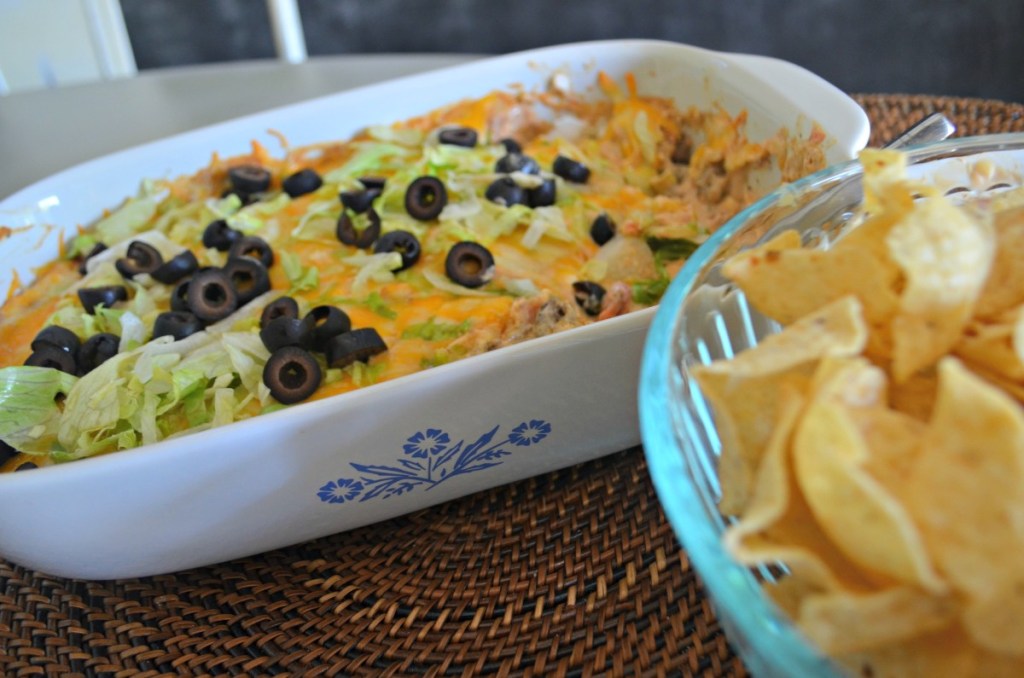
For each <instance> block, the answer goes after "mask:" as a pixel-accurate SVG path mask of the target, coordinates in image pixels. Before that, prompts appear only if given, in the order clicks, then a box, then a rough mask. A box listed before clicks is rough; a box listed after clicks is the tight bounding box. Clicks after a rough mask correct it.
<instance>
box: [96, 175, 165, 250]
mask: <svg viewBox="0 0 1024 678" xmlns="http://www.w3.org/2000/svg"><path fill="white" fill-rule="evenodd" d="M161 197H162V193H161V192H157V191H155V190H154V189H153V187H152V185H151V184H149V183H144V184H143V187H142V189H141V190H140V191H139V194H138V195H137V196H136V197H134V198H129V199H128V200H126V201H125V202H124V204H122V205H121V206H120V207H118V208H117V209H116V210H114V211H113V212H111V213H110V214H108V215H107V216H105V217H103V218H102V219H100V220H99V221H98V222H96V235H98V236H99V241H100V242H102V243H104V244H106V245H107V247H112V246H113V245H116V244H117V243H119V242H122V241H124V240H127V239H128V238H131V237H132V236H134V235H135V234H136V233H139V232H140V231H142V230H144V229H145V227H146V226H147V224H149V220H150V219H152V218H153V216H154V215H155V214H156V208H157V204H158V203H159V202H160V198H161Z"/></svg>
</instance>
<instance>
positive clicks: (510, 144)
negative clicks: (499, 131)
mask: <svg viewBox="0 0 1024 678" xmlns="http://www.w3.org/2000/svg"><path fill="white" fill-rule="evenodd" d="M501 145H502V146H504V147H505V153H508V154H512V153H519V154H520V155H521V154H522V152H523V147H522V146H520V145H519V142H518V141H516V140H515V139H513V138H512V137H505V138H504V139H502V140H501ZM499 171H500V170H499Z"/></svg>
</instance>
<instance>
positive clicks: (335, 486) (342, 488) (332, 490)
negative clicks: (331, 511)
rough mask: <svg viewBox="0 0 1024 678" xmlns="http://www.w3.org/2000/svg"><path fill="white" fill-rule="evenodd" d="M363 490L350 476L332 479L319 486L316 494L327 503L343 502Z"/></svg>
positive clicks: (351, 498) (351, 499) (353, 497)
mask: <svg viewBox="0 0 1024 678" xmlns="http://www.w3.org/2000/svg"><path fill="white" fill-rule="evenodd" d="M362 491H363V485H362V483H360V482H359V481H358V480H353V479H352V478H339V479H338V480H332V481H330V482H328V483H327V484H326V485H324V486H323V487H321V488H320V491H319V492H317V496H319V497H320V501H326V502H327V503H329V504H344V503H345V502H346V501H353V500H355V498H356V497H358V496H359V493H360V492H362Z"/></svg>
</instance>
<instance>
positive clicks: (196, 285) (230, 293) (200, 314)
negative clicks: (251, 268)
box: [188, 268, 238, 323]
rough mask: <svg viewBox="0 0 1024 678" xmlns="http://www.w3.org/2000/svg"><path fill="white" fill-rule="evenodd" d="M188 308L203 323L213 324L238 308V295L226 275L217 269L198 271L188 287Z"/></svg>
mask: <svg viewBox="0 0 1024 678" xmlns="http://www.w3.org/2000/svg"><path fill="white" fill-rule="evenodd" d="M188 308H189V311H191V312H192V314H193V315H194V316H195V317H197V318H199V319H200V320H202V321H203V322H207V323H209V322H214V321H216V320H221V319H223V318H226V317H228V316H229V315H231V314H232V313H233V312H234V310H235V309H236V308H238V294H237V293H236V292H235V288H234V286H233V285H232V284H231V278H229V277H228V275H227V273H225V272H224V271H222V270H221V269H217V268H210V269H207V270H205V271H199V272H198V273H196V274H195V275H194V276H192V280H191V282H189V285H188Z"/></svg>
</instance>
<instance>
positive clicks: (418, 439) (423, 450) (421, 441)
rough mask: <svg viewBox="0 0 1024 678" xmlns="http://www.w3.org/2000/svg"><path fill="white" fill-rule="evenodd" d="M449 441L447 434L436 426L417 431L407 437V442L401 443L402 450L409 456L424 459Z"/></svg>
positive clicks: (442, 447) (441, 448) (437, 451)
mask: <svg viewBox="0 0 1024 678" xmlns="http://www.w3.org/2000/svg"><path fill="white" fill-rule="evenodd" d="M449 442H451V439H450V438H449V437H448V434H447V433H445V432H444V431H442V430H441V429H437V428H428V429H427V430H426V431H419V432H418V433H416V434H415V435H412V436H410V437H409V440H408V442H406V444H405V445H402V450H403V451H404V452H405V453H406V454H408V455H409V456H410V457H415V458H417V459H426V458H427V456H428V455H429V456H434V455H436V454H437V453H439V452H440V451H441V450H443V449H444V448H445V445H447V444H448V443H449Z"/></svg>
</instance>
